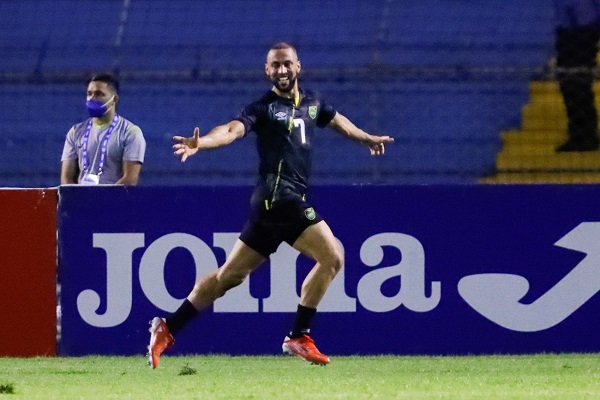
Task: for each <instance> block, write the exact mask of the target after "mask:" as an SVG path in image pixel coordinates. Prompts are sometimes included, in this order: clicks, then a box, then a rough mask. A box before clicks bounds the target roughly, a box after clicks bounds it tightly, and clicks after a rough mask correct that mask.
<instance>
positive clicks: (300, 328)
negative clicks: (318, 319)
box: [290, 304, 317, 339]
mask: <svg viewBox="0 0 600 400" xmlns="http://www.w3.org/2000/svg"><path fill="white" fill-rule="evenodd" d="M316 313H317V309H316V308H309V307H304V306H303V305H300V304H298V311H296V319H295V320H294V327H293V328H292V330H291V331H290V339H295V338H299V337H301V336H302V335H308V334H309V333H310V323H311V322H312V319H313V317H314V316H315V314H316Z"/></svg>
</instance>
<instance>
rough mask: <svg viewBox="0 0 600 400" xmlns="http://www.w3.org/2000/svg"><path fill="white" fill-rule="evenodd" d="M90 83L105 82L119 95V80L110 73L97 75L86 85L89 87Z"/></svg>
mask: <svg viewBox="0 0 600 400" xmlns="http://www.w3.org/2000/svg"><path fill="white" fill-rule="evenodd" d="M90 82H104V83H106V84H107V85H108V87H110V88H111V89H112V90H114V92H115V93H116V94H119V80H118V79H117V78H116V77H115V76H114V75H113V74H109V73H101V74H95V75H92V76H91V77H90V79H88V81H87V83H86V85H89V84H90Z"/></svg>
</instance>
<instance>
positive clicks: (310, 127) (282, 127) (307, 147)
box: [235, 89, 336, 208]
mask: <svg viewBox="0 0 600 400" xmlns="http://www.w3.org/2000/svg"><path fill="white" fill-rule="evenodd" d="M335 114H336V111H335V109H334V108H333V107H331V106H329V105H328V104H326V103H324V102H323V100H321V98H320V96H319V95H318V94H317V93H315V92H311V91H304V90H301V89H300V102H299V104H298V105H295V104H294V100H292V99H288V98H284V97H280V96H278V95H277V94H276V93H275V92H273V91H269V92H268V93H267V94H265V95H264V96H263V97H262V98H261V99H260V100H258V101H256V102H254V103H252V104H250V105H249V106H247V107H246V108H244V109H243V110H242V112H241V113H240V114H239V115H238V116H237V117H236V118H235V120H238V121H240V122H242V123H243V124H244V126H245V128H246V132H249V131H253V132H255V133H256V136H257V147H258V155H259V158H260V167H259V182H258V185H257V190H256V191H255V193H254V196H253V202H254V201H261V202H264V203H265V205H266V207H267V208H268V207H270V206H271V205H272V204H273V203H275V202H277V201H284V200H290V199H294V198H295V199H298V198H302V197H304V195H305V193H306V185H307V181H308V177H309V175H310V171H311V161H312V156H311V142H312V138H313V135H314V132H315V130H316V128H317V127H319V128H324V127H325V126H327V124H329V122H331V120H332V119H333V117H335Z"/></svg>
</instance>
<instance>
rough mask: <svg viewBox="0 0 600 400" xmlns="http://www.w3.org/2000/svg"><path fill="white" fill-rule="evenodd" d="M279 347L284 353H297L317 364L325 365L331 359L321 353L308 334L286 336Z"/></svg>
mask: <svg viewBox="0 0 600 400" xmlns="http://www.w3.org/2000/svg"><path fill="white" fill-rule="evenodd" d="M281 349H282V350H283V352H284V353H287V354H294V355H297V356H298V357H302V358H304V359H305V360H306V361H310V362H311V363H313V364H317V365H327V364H329V362H330V361H331V360H330V359H329V357H327V356H326V355H325V354H321V352H320V351H319V349H317V347H316V346H315V342H314V340H312V338H311V337H310V336H308V335H304V336H301V337H299V338H295V339H290V338H289V337H287V336H286V338H285V340H284V341H283V345H282V346H281Z"/></svg>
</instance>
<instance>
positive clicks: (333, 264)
mask: <svg viewBox="0 0 600 400" xmlns="http://www.w3.org/2000/svg"><path fill="white" fill-rule="evenodd" d="M325 264H326V265H327V268H329V269H330V271H331V273H332V274H333V275H337V273H338V272H340V270H341V269H342V267H343V266H344V254H343V253H342V251H341V250H339V251H334V252H333V253H331V254H330V255H329V257H327V262H326V263H325Z"/></svg>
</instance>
